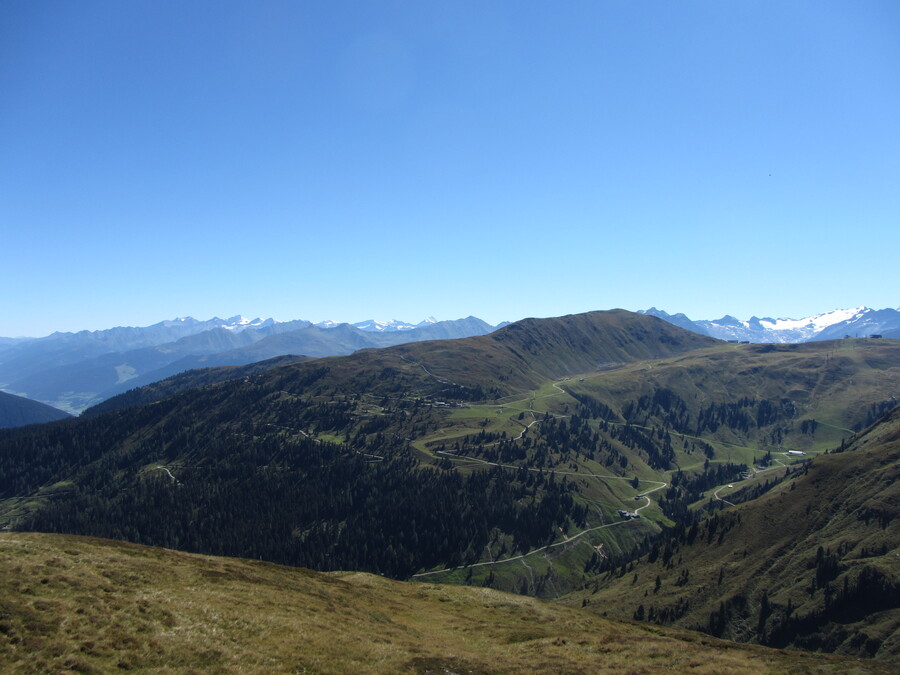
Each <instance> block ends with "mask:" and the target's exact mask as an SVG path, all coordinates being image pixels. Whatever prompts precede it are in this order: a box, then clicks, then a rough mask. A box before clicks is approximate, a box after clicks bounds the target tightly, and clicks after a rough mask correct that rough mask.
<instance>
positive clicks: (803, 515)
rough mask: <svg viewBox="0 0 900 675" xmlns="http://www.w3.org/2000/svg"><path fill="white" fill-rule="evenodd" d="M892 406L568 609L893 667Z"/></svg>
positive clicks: (896, 567)
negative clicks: (582, 607)
mask: <svg viewBox="0 0 900 675" xmlns="http://www.w3.org/2000/svg"><path fill="white" fill-rule="evenodd" d="M898 474H900V409H895V410H894V411H892V412H891V413H889V414H888V415H887V416H886V417H885V418H884V419H882V420H881V421H879V422H878V423H876V424H875V425H874V426H872V427H870V428H868V429H866V430H865V431H863V432H861V433H860V434H858V435H856V436H855V437H854V438H853V439H852V440H851V441H850V442H849V443H847V444H846V446H845V448H844V450H843V451H842V452H838V453H833V454H826V455H821V456H819V457H817V458H816V459H815V460H814V461H812V462H811V463H810V464H808V465H807V466H805V467H804V468H803V470H801V471H799V472H795V473H794V474H792V475H791V476H790V478H789V479H788V480H786V481H785V482H784V483H782V484H780V485H778V486H777V487H775V488H774V489H772V490H771V491H770V492H769V493H768V494H765V495H763V496H761V497H759V498H758V499H755V500H753V501H750V502H747V503H745V504H740V505H738V506H736V507H733V508H728V509H726V510H724V511H722V512H721V513H719V514H717V515H715V516H713V517H712V518H710V519H709V520H706V521H704V522H701V523H699V524H695V525H693V526H691V527H680V528H678V529H677V530H675V531H674V532H673V533H672V534H671V535H670V536H669V537H667V538H664V539H662V540H661V541H660V542H659V543H658V544H656V545H654V547H653V549H652V550H651V551H650V553H649V554H648V555H646V556H644V557H642V558H641V559H640V561H639V562H637V563H635V564H633V565H628V567H627V568H625V567H622V568H620V569H618V570H615V571H611V572H610V573H608V574H606V575H604V576H602V577H599V578H597V579H596V580H595V581H594V582H593V583H592V584H590V585H589V586H588V588H587V589H586V590H585V591H582V592H579V593H577V594H575V595H574V596H573V597H572V598H571V601H572V602H576V603H589V604H590V606H591V607H593V608H595V610H596V611H599V612H603V613H605V614H609V615H611V616H627V617H634V618H638V619H643V620H647V621H652V622H657V623H662V624H666V625H675V626H680V627H684V628H695V629H699V630H703V631H705V632H708V633H711V634H713V635H716V636H720V637H726V638H729V639H734V640H739V641H751V642H758V643H761V644H765V645H770V646H775V647H785V646H794V647H801V648H805V649H812V650H822V651H836V652H839V653H844V654H853V655H863V656H875V657H877V658H882V659H885V660H889V661H891V662H893V663H897V664H900V629H898V626H900V520H898V514H900V483H898V480H897V479H898V477H900V475H898Z"/></svg>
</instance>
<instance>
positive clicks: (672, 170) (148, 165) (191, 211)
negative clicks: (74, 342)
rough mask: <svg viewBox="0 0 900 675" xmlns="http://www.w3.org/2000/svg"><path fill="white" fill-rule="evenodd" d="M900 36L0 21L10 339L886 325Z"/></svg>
mask: <svg viewBox="0 0 900 675" xmlns="http://www.w3.org/2000/svg"><path fill="white" fill-rule="evenodd" d="M898 28H900V5H898V4H897V3H896V2H893V0H885V1H882V2H877V1H873V2H857V3H850V2H831V1H824V2H811V1H810V2H802V1H798V2H792V3H784V2H776V1H767V0H760V1H758V2H747V3H722V2H713V1H705V2H699V1H688V2H682V3H677V4H676V3H668V2H663V1H650V2H641V3H634V2H624V1H613V0H610V1H605V2H573V3H567V4H566V5H564V6H560V5H553V4H548V3H538V2H488V3H484V2H479V3H475V2H443V1H439V2H428V3H408V2H365V3H364V2H334V3H295V2H259V3H238V2H230V1H222V0H219V1H217V2H204V1H199V2H191V3H183V2H175V1H166V0H154V1H152V2H151V1H149V0H146V1H141V0H138V1H136V2H128V3H121V2H115V1H113V0H109V1H107V2H98V1H94V0H85V1H83V2H78V3H71V2H64V1H56V2H54V1H46V2H32V1H30V0H8V1H7V2H4V3H2V4H0V148H2V151H0V234H2V246H0V264H2V266H3V270H4V272H5V276H6V280H7V283H6V288H7V290H6V292H5V293H4V297H3V303H2V305H0V306H2V311H0V335H6V336H10V335H45V334H48V333H50V332H52V331H55V330H80V329H97V328H106V327H110V326H114V325H148V324H151V323H154V322H156V321H159V320H160V319H162V318H165V317H174V316H185V315H191V316H197V317H201V318H202V317H210V316H214V315H218V316H231V315H234V314H236V313H244V314H247V315H253V316H257V315H259V316H266V317H267V316H273V317H275V318H277V319H293V318H305V319H310V320H313V321H319V320H323V319H334V320H338V321H358V320H361V319H364V318H369V317H375V318H380V319H389V318H400V319H405V320H409V321H418V320H420V319H421V318H422V317H424V316H426V315H429V314H433V315H434V316H436V317H437V318H438V319H449V318H457V317H461V316H468V315H470V314H474V315H476V316H479V317H480V318H482V319H484V320H486V321H488V322H489V323H492V324H496V323H499V322H500V321H503V320H516V319H520V318H523V317H526V316H553V315H560V314H566V313H571V312H582V311H588V310H593V309H606V308H612V307H623V308H626V309H632V310H636V309H643V308H646V307H650V306H656V307H660V308H663V309H666V310H667V311H669V312H685V313H686V314H688V315H689V316H691V318H695V319H697V318H715V317H720V316H722V315H723V314H725V313H730V314H733V315H735V316H739V317H745V318H746V317H749V316H751V315H753V314H757V315H761V314H768V315H771V316H779V317H795V318H797V317H802V316H809V315H813V314H817V313H820V312H823V311H827V310H830V309H833V308H836V307H855V306H859V305H861V304H866V305H868V306H870V307H896V306H897V304H898V299H897V297H896V288H897V287H896V283H895V282H894V280H893V276H894V275H893V272H894V271H895V270H896V251H897V250H900V227H897V214H898V213H900V190H898V189H897V186H898V185H900V131H898V125H897V124H896V120H897V119H900V41H898V40H897V34H898V33H897V31H898Z"/></svg>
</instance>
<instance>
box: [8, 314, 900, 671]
mask: <svg viewBox="0 0 900 675" xmlns="http://www.w3.org/2000/svg"><path fill="white" fill-rule="evenodd" d="M317 330H326V329H321V328H319V329H317ZM328 330H332V329H328ZM398 332H399V331H398ZM898 377H900V341H898V340H893V339H869V338H849V339H840V340H831V341H813V342H807V343H802V344H762V345H759V344H731V343H728V342H724V341H722V340H717V339H714V338H711V337H709V336H703V335H698V334H697V333H695V332H691V331H687V330H684V329H682V328H679V327H677V326H674V325H672V324H671V323H668V322H666V321H663V320H661V319H659V318H656V317H653V316H647V315H641V314H635V313H631V312H626V311H623V310H613V311H607V312H590V313H586V314H576V315H569V316H563V317H555V318H550V319H526V320H523V321H519V322H516V323H513V324H510V325H507V326H505V327H503V328H500V329H498V330H495V331H493V332H491V333H489V334H485V335H479V336H473V337H467V338H460V339H453V340H430V341H419V342H408V343H404V344H400V345H394V346H390V347H385V348H380V349H360V350H357V351H355V352H354V353H352V354H348V355H342V356H331V357H320V358H309V357H306V358H293V357H281V358H279V359H276V360H274V361H269V362H263V363H257V364H253V365H243V366H220V367H216V368H208V369H199V370H196V369H195V370H192V371H190V372H188V373H182V374H178V375H175V376H173V377H171V378H168V379H166V380H163V381H161V382H157V383H155V384H153V385H152V386H148V387H146V388H142V389H139V390H136V391H131V392H127V393H125V394H122V395H120V396H117V397H114V398H112V399H109V400H108V401H106V402H104V403H103V404H101V405H99V406H97V407H96V408H95V409H93V410H91V411H88V412H86V414H84V415H82V416H81V417H80V418H77V419H69V420H62V421H59V422H52V423H49V424H43V425H36V426H30V427H26V428H20V429H10V430H0V527H3V528H7V529H13V530H29V531H40V532H51V533H60V534H67V535H75V534H77V535H87V536H97V537H106V538H113V539H119V540H125V541H130V542H134V543H137V544H147V545H152V546H156V547H165V548H170V549H177V550H179V551H185V552H194V553H201V554H204V555H224V556H232V557H240V558H247V559H251V560H255V561H259V560H263V561H269V562H273V563H281V564H289V565H295V566H303V567H308V568H312V569H316V570H320V571H329V570H353V571H355V572H369V573H377V574H380V575H385V576H390V577H394V578H396V579H409V580H413V581H415V582H424V586H421V587H419V586H412V587H411V590H409V593H411V594H412V595H416V594H417V593H420V592H419V591H417V590H415V589H416V588H422V589H438V588H441V584H451V585H462V584H465V585H469V586H474V587H491V588H492V589H495V590H494V591H487V590H485V591H484V592H483V593H484V594H483V595H481V596H479V597H483V598H488V597H491V598H498V597H499V596H495V595H489V594H493V593H495V591H506V592H509V591H512V592H515V593H519V594H522V595H531V596H537V597H540V598H544V599H547V600H554V601H559V602H563V603H566V604H570V605H574V607H573V610H574V609H577V610H584V611H588V612H591V611H593V612H598V613H600V614H603V613H607V614H609V615H612V616H620V617H623V618H627V619H629V620H637V621H642V622H648V621H649V622H652V623H662V624H674V625H675V626H676V627H680V628H682V629H684V628H690V629H696V630H700V631H702V632H705V633H707V634H709V635H713V636H722V637H727V638H729V639H731V640H735V641H742V642H757V643H763V644H771V645H773V646H790V647H795V648H802V649H807V650H812V651H822V652H838V653H842V654H847V655H852V656H856V657H859V656H864V657H869V658H873V659H877V660H879V661H881V662H884V663H885V668H884V669H883V671H882V672H889V670H890V668H889V665H888V664H892V665H894V666H896V664H897V663H900V632H898V630H897V628H896V626H897V625H900V623H898V621H900V599H898V588H900V577H898V573H897V563H896V562H895V561H896V559H897V555H898V553H900V531H898V526H897V525H896V523H897V522H900V521H898V520H897V519H896V518H895V516H896V515H897V509H898V502H897V488H896V487H895V485H896V481H895V476H894V473H895V470H896V447H897V446H896V439H897V429H898V426H897V425H898V422H900V417H898V412H897V410H898V408H897V394H898V392H897V390H896V383H897V382H898V381H900V380H898ZM692 533H693V534H692ZM13 534H15V533H13ZM23 541H24V540H23ZM31 541H32V542H34V543H36V544H38V545H39V548H40V546H49V547H53V546H57V547H59V548H60V549H61V550H63V551H67V550H71V551H83V550H85V549H83V548H81V547H80V546H79V545H78V544H77V542H76V541H75V540H72V539H62V540H59V543H58V544H57V543H54V541H55V540H52V539H34V540H31ZM41 542H45V543H41ZM30 545H31V544H21V545H20V550H22V551H23V552H24V551H25V550H27V547H28V546H30ZM820 549H821V552H820V551H819V550H820ZM40 550H50V549H46V548H45V549H40ZM40 550H39V551H38V552H37V553H35V555H38V556H41V555H43V559H46V560H52V559H53V555H52V554H42V553H41V552H40ZM116 550H117V549H113V551H116ZM118 550H121V549H118ZM132 550H133V551H135V555H138V556H139V557H140V556H143V555H144V554H143V553H139V552H137V550H136V549H132ZM112 554H113V555H114V556H115V560H117V561H121V564H123V565H126V567H121V568H120V567H117V565H118V564H119V563H118V562H116V563H114V562H113V561H112V560H110V561H109V562H106V563H104V565H106V566H104V567H103V571H104V572H107V573H109V574H110V575H111V577H110V578H111V579H113V580H115V579H119V578H121V580H122V582H123V583H124V582H125V581H128V583H134V584H135V588H136V589H137V590H136V591H135V592H136V593H137V595H134V597H142V596H141V595H140V594H141V593H149V592H150V590H149V589H154V588H156V587H157V584H156V582H154V581H153V579H151V578H149V577H142V576H140V575H137V576H134V575H132V576H129V575H130V574H131V573H130V572H126V571H125V570H126V569H133V568H132V567H131V563H125V562H124V561H125V559H126V558H127V557H128V556H127V555H125V554H124V553H115V552H114V553H112ZM66 555H69V554H66ZM71 555H72V556H74V557H76V558H77V557H78V555H86V553H77V554H75V553H73V554H71ZM90 555H105V554H101V553H99V552H98V553H96V554H95V553H91V554H90ZM129 555H130V554H129ZM59 557H60V558H61V560H67V558H65V556H63V555H60V556H59ZM185 560H187V558H185ZM206 560H209V559H206ZM47 564H48V565H49V563H47ZM54 564H55V563H54ZM137 564H138V566H139V565H140V563H137ZM203 564H204V565H208V564H212V563H203ZM228 564H229V563H228V562H227V561H224V562H222V563H221V564H216V565H214V566H213V567H216V568H217V569H218V572H219V573H216V570H215V569H213V568H210V567H206V568H204V569H206V571H205V572H202V573H200V572H188V571H184V572H178V574H179V575H180V574H184V575H186V576H184V577H183V578H182V579H181V581H177V580H173V581H172V582H171V583H173V584H175V585H174V586H172V587H171V588H172V591H171V592H172V593H173V594H174V595H178V593H179V589H182V588H183V592H184V593H188V590H189V589H190V588H198V587H202V588H216V589H218V590H219V591H220V592H224V591H225V590H226V587H227V588H236V586H234V584H236V583H238V581H239V578H238V577H237V576H231V575H229V574H224V575H223V574H222V573H223V572H225V571H226V569H231V570H233V572H234V574H235V575H248V576H250V577H253V578H256V577H255V575H253V574H252V573H251V572H250V571H249V570H248V569H246V568H244V567H242V566H241V565H242V564H243V563H240V564H238V563H235V565H234V566H233V567H228ZM260 564H262V563H260ZM191 565H193V563H191ZM29 569H30V568H29ZM42 569H43V568H41V570H42ZM171 569H173V570H174V569H175V568H171ZM25 571H26V570H25V568H24V567H23V570H22V572H23V573H24V572H25ZM195 573H200V574H202V576H203V578H205V579H206V581H205V582H204V583H203V584H198V583H197V582H196V581H191V579H194V578H195V577H194V576H193V575H194V574H195ZM35 574H36V575H37V576H36V577H35V579H36V580H37V581H36V584H35V585H36V586H40V588H39V589H38V591H39V593H40V594H41V595H40V597H39V598H32V596H27V594H25V595H22V594H21V593H20V595H21V596H22V597H25V600H24V602H25V605H23V606H22V610H21V612H22V613H21V616H22V617H24V618H22V619H21V624H20V623H19V619H6V621H7V624H8V627H7V628H6V629H5V630H4V631H0V641H2V639H4V638H3V635H15V636H18V638H17V639H20V640H25V641H28V640H34V639H36V636H37V633H36V631H39V630H40V629H41V626H43V625H44V623H41V622H37V623H36V620H31V619H30V618H29V617H33V616H37V614H36V613H37V612H39V611H43V612H47V613H46V614H41V615H40V616H42V617H45V618H46V619H47V620H48V621H49V622H50V624H48V625H51V624H52V622H53V621H57V622H59V621H63V618H64V617H62V616H61V613H64V612H65V611H66V609H65V607H68V605H67V604H65V603H67V602H68V600H65V601H64V600H63V599H62V597H61V596H55V595H54V593H56V592H57V591H58V592H59V593H62V592H63V591H64V590H65V589H68V588H78V587H79V586H77V585H76V584H79V583H88V581H87V580H84V581H76V577H74V576H72V575H73V574H74V571H70V570H68V568H66V571H65V572H64V576H65V579H66V580H69V581H64V583H62V585H60V584H57V583H56V581H55V579H56V578H57V577H56V576H55V575H54V574H49V573H46V574H45V573H44V572H42V571H40V570H35ZM42 578H46V579H47V583H46V584H45V583H43V582H42V581H40V579H42ZM280 578H283V579H284V583H293V582H288V581H287V580H286V577H280ZM70 582H71V583H70ZM95 582H99V583H101V584H104V583H106V582H104V581H103V580H101V579H99V578H98V579H94V580H92V581H90V583H91V584H93V583H95ZM23 583H24V582H23ZM167 583H168V582H167ZM214 585H215V586H214ZM63 586H65V588H63ZM114 586H115V583H113V586H110V588H112V587H114ZM626 587H627V588H626ZM19 588H24V587H23V586H21V585H20V586H19ZM403 588H404V589H405V588H406V587H403ZM140 589H144V590H143V591H141V590H140ZM607 589H609V590H607ZM32 590H34V589H32ZM430 592H431V591H430V590H428V591H427V593H430ZM23 593H24V591H23ZM191 593H193V591H191ZM240 593H242V594H247V593H252V591H250V590H249V589H248V590H243V591H240ZM396 593H397V595H396V596H395V597H397V598H399V597H401V596H403V597H406V596H405V593H407V591H406V590H400V587H398V589H397V591H396ZM45 594H47V595H45ZM26 596H27V597H26ZM129 597H131V596H129ZM222 597H225V596H222ZM321 597H323V598H327V597H328V592H327V591H326V592H325V595H323V596H321ZM503 597H512V596H503ZM446 598H447V599H446V603H449V606H451V607H453V608H455V610H458V612H459V613H460V614H459V617H460V620H464V619H463V618H462V617H464V615H465V614H466V612H468V611H470V610H469V609H465V608H466V607H468V605H466V604H465V603H464V602H463V600H462V598H463V596H462V595H456V594H450V595H447V596H446ZM404 602H405V601H404ZM497 602H500V601H499V600H492V601H491V603H489V604H495V603H497ZM529 602H530V601H529ZM857 602H858V603H862V605H861V606H862V607H863V612H862V614H860V612H859V610H858V609H853V607H854V603H857ZM35 603H37V604H35ZM453 603H458V604H455V605H454V604H453ZM20 604H21V603H19V604H16V605H15V606H16V607H19V605H20ZM332 604H334V603H332ZM388 604H390V602H388ZM403 604H404V603H401V602H400V601H399V600H398V601H397V603H396V604H393V605H391V606H392V607H393V609H392V610H391V616H392V617H398V616H399V615H397V614H395V613H393V612H394V610H397V611H400V612H403V611H405V610H401V609H400V607H401V606H402V605H403ZM341 606H345V607H346V606H347V605H345V604H344V603H341ZM529 606H530V607H533V608H534V607H537V606H536V605H529ZM485 609H487V607H485ZM641 609H642V610H643V611H640V610H641ZM144 610H145V612H144V613H146V612H151V613H152V612H154V611H156V610H155V609H154V608H153V606H152V605H149V604H148V605H145V606H144ZM17 611H18V610H17ZM98 611H100V610H99V609H98ZM180 611H181V610H179V612H180ZM185 611H186V610H185ZM352 611H353V610H351V613H352ZM504 611H505V610H504ZM533 611H540V610H537V609H535V610H533ZM360 612H361V614H360V616H362V615H365V616H370V615H371V608H369V609H362V608H361V606H360ZM11 616H12V615H11ZM15 616H19V614H16V615H15ZM319 616H320V617H324V616H325V615H324V614H319ZM379 616H381V615H379ZM441 616H443V614H441V613H440V612H438V611H437V610H435V611H434V613H433V614H432V618H433V621H437V622H440V621H441V619H440V618H439V617H441ZM558 616H559V617H560V618H559V619H558V620H559V621H562V615H558ZM570 616H571V615H570ZM595 618H599V617H595ZM180 620H181V619H179V618H178V616H173V617H172V618H171V620H170V624H171V621H175V622H176V623H177V622H178V621H180ZM379 620H381V619H379ZM488 621H490V620H489V619H488ZM517 621H523V622H524V621H525V620H524V619H517ZM584 621H585V622H586V623H585V625H588V623H590V622H589V621H588V620H587V619H584ZM11 622H12V623H11ZM392 622H399V618H393V619H391V620H389V621H382V624H383V625H384V628H385V630H388V632H390V630H393V629H394V628H396V624H395V623H392ZM139 623H140V622H139ZM52 625H56V624H52ZM66 625H69V624H66ZM171 625H175V624H171ZM254 625H257V626H258V624H254ZM323 625H325V622H324V620H323ZM327 625H331V624H330V623H329V624H327ZM558 625H562V624H558ZM567 625H568V624H567ZM142 626H143V628H142ZM522 626H523V627H522V628H521V631H520V632H519V633H516V634H517V635H518V637H514V636H512V635H510V636H508V638H504V639H508V640H509V641H510V644H519V642H518V641H522V642H531V641H536V640H537V641H539V640H541V639H544V638H545V637H547V636H546V633H545V632H544V631H543V630H534V629H535V628H540V626H539V625H537V624H535V626H530V625H528V624H526V623H523V624H522ZM170 627H171V626H170ZM149 628H150V627H149V625H144V624H142V623H141V624H140V625H138V624H135V625H134V631H137V632H136V633H135V635H136V636H139V635H140V634H142V633H140V631H141V630H149ZM389 629H390V630H389ZM573 630H574V629H572V628H566V629H565V631H563V633H562V634H560V635H557V636H556V637H558V638H559V644H560V645H562V644H564V641H571V640H576V637H575V636H576V632H573ZM661 630H662V629H661ZM248 631H250V632H255V634H259V632H260V631H259V629H258V627H257V628H253V627H252V626H249V627H248ZM401 632H402V631H401ZM520 633H521V634H520ZM479 634H481V633H480V632H479ZM392 635H399V633H396V632H395V633H392ZM693 635H694V637H693V638H690V639H693V640H694V641H697V640H700V641H701V643H702V641H704V640H711V639H712V638H707V637H698V636H696V634H693ZM104 639H105V638H104ZM134 639H138V638H134ZM235 639H236V640H237V641H238V642H240V640H241V634H240V629H239V634H238V636H237V637H236V638H235ZM122 640H124V642H123V641H122ZM122 640H120V641H119V643H120V644H123V645H127V644H131V642H129V640H128V639H127V637H125V638H122ZM577 640H582V638H580V637H579V638H577ZM119 643H117V644H119ZM10 644H12V643H10ZM102 644H104V645H106V642H102ZM542 644H543V643H539V642H534V645H533V646H534V649H535V650H540V649H544V648H546V647H542V646H541V645H542ZM579 644H580V642H579ZM716 644H719V643H716ZM10 649H15V647H10ZM104 650H105V651H104ZM62 651H63V647H62V646H61V645H57V650H56V652H53V653H62ZM98 651H99V652H103V653H115V648H113V647H112V646H106V647H102V648H100V649H98ZM441 653H443V654H444V657H446V656H447V653H446V652H441ZM42 654H43V653H42ZM48 654H50V655H49V656H47V655H46V654H44V655H43V656H42V658H55V657H53V656H52V653H49V652H48ZM128 658H134V655H133V654H132V656H129V657H128ZM870 662H871V663H874V661H869V662H867V664H868V663H870ZM468 663H469V664H471V663H472V662H468ZM673 663H674V662H673ZM846 663H847V662H841V664H840V665H836V666H834V669H835V670H837V671H839V672H844V670H845V668H844V667H845V665H846ZM435 664H437V665H439V666H440V668H443V669H444V670H448V669H449V670H453V668H451V666H456V667H457V668H460V669H463V670H465V669H466V668H468V669H469V670H473V669H474V670H475V671H477V670H478V668H474V667H469V665H468V664H467V663H455V662H454V663H451V662H449V661H447V662H440V663H438V662H435ZM435 664H432V665H435ZM569 664H570V665H569V666H568V668H569V670H572V671H577V670H578V668H577V667H576V666H575V665H573V664H574V662H572V661H570V662H569ZM425 665H427V664H425ZM476 665H477V663H476ZM681 666H682V667H683V666H684V663H681ZM479 667H480V666H479ZM556 667H557V666H556V665H555V664H554V665H550V664H548V665H547V668H556ZM859 667H861V668H863V669H864V670H865V669H868V668H870V666H869V665H862V666H859ZM72 668H74V666H72ZM440 668H438V670H440ZM871 668H876V667H875V666H871ZM493 669H494V670H501V671H502V670H504V668H503V667H501V666H495V667H493ZM790 669H791V670H793V668H790ZM409 670H412V672H427V671H428V668H427V667H425V666H423V668H420V669H419V670H418V671H417V670H416V669H415V668H412V667H410V668H409ZM490 670H491V669H490V668H485V669H484V671H485V672H490ZM562 670H565V668H562ZM802 671H803V668H799V669H798V670H797V672H802Z"/></svg>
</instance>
